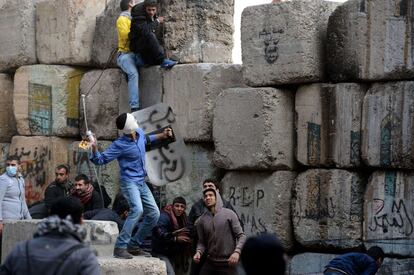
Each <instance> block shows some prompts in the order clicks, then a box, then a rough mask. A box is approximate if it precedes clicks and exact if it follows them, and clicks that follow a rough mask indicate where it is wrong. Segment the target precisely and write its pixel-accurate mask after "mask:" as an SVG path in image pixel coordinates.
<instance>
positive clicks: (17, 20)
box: [0, 0, 37, 72]
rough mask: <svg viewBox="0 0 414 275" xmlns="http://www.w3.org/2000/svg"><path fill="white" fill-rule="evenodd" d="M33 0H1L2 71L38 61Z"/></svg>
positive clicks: (0, 66) (0, 57) (0, 41)
mask: <svg viewBox="0 0 414 275" xmlns="http://www.w3.org/2000/svg"><path fill="white" fill-rule="evenodd" d="M35 25H36V24H35V4H34V1H33V0H18V1H0V26H1V27H0V72H10V71H14V70H16V69H17V68H18V67H20V66H23V65H30V64H34V63H36V62H37V58H36V36H35V34H36V31H35Z"/></svg>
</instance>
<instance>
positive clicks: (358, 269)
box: [323, 246, 385, 275]
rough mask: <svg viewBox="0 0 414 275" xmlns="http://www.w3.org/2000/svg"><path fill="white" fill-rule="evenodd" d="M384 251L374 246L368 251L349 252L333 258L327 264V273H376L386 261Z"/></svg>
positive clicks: (334, 274)
mask: <svg viewBox="0 0 414 275" xmlns="http://www.w3.org/2000/svg"><path fill="white" fill-rule="evenodd" d="M384 257H385V254H384V251H383V250H382V249H381V248H380V247H378V246H373V247H371V248H370V249H368V251H367V253H366V254H365V253H357V252H352V253H347V254H344V255H341V256H338V257H336V258H334V259H333V260H331V261H330V262H329V264H328V265H327V266H325V268H326V269H325V272H324V273H323V274H325V275H343V274H347V275H374V274H375V273H377V270H378V269H379V268H380V267H381V265H382V262H383V261H384Z"/></svg>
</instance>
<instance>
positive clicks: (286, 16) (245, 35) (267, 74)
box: [241, 0, 338, 86]
mask: <svg viewBox="0 0 414 275" xmlns="http://www.w3.org/2000/svg"><path fill="white" fill-rule="evenodd" d="M337 5H338V3H334V2H328V1H322V0H312V1H304V0H297V1H287V2H283V3H280V4H276V5H275V4H267V5H260V6H252V7H247V8H245V9H244V10H243V13H242V21H241V29H242V30H243V31H242V33H241V43H242V44H241V46H242V59H243V77H244V79H245V80H246V81H247V83H248V84H249V85H251V86H272V85H278V84H289V83H307V82H321V81H323V80H324V79H325V63H324V62H325V43H326V28H327V24H328V17H329V15H330V14H331V13H332V12H333V10H334V9H335V7H336V6H337Z"/></svg>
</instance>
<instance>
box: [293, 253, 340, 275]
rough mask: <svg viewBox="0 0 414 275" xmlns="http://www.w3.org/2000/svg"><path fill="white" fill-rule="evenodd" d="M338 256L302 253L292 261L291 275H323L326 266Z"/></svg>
mask: <svg viewBox="0 0 414 275" xmlns="http://www.w3.org/2000/svg"><path fill="white" fill-rule="evenodd" d="M336 256H338V255H335V254H322V253H302V254H297V255H295V256H293V258H292V260H291V261H290V268H289V272H288V274H289V275H303V274H312V275H323V271H324V270H325V266H326V265H327V264H328V263H329V261H330V260H332V259H333V258H335V257H336Z"/></svg>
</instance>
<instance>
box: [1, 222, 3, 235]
mask: <svg viewBox="0 0 414 275" xmlns="http://www.w3.org/2000/svg"><path fill="white" fill-rule="evenodd" d="M1 233H3V223H0V234H1Z"/></svg>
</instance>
